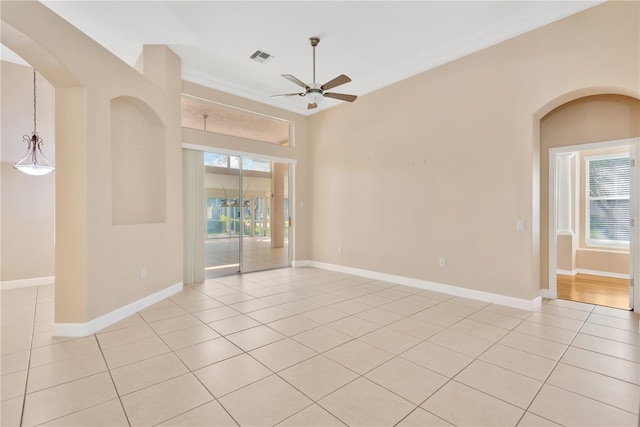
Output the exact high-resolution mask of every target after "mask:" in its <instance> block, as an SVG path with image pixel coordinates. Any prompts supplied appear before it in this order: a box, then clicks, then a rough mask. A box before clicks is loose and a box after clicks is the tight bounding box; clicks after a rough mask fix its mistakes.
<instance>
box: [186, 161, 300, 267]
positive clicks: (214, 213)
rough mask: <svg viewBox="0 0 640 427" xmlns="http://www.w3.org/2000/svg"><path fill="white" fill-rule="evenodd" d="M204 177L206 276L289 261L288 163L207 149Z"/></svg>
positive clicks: (271, 265) (281, 265)
mask: <svg viewBox="0 0 640 427" xmlns="http://www.w3.org/2000/svg"><path fill="white" fill-rule="evenodd" d="M203 182H204V184H203V187H204V199H205V200H204V207H205V212H203V216H204V218H203V219H204V221H205V223H206V225H205V235H204V270H205V272H204V278H205V279H207V278H214V277H221V276H227V275H230V274H237V273H243V272H251V271H260V270H267V269H272V268H280V267H286V266H289V265H290V260H289V225H290V222H291V218H290V213H289V165H288V164H287V163H279V162H273V161H270V160H266V159H260V158H252V157H241V156H233V155H227V154H216V153H204V177H203ZM196 252H197V251H196Z"/></svg>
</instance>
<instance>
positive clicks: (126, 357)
mask: <svg viewBox="0 0 640 427" xmlns="http://www.w3.org/2000/svg"><path fill="white" fill-rule="evenodd" d="M170 351H171V349H169V347H167V345H166V344H165V343H164V342H163V341H162V340H161V339H160V338H158V337H156V336H154V337H151V338H146V339H143V340H140V341H136V342H132V343H129V344H124V345H120V346H118V347H112V348H109V349H106V350H104V351H103V352H102V353H103V355H104V358H105V359H106V360H107V365H108V366H109V368H110V369H115V368H119V367H120V366H124V365H128V364H129V363H134V362H138V361H140V360H144V359H148V358H150V357H154V356H159V355H161V354H164V353H168V352H170Z"/></svg>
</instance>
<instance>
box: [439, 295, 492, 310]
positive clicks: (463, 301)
mask: <svg viewBox="0 0 640 427" xmlns="http://www.w3.org/2000/svg"><path fill="white" fill-rule="evenodd" d="M448 301H449V302H451V303H453V304H460V305H466V306H467V307H473V308H484V307H487V306H489V303H488V302H485V301H480V300H477V299H471V298H465V297H453V298H451V299H450V300H448Z"/></svg>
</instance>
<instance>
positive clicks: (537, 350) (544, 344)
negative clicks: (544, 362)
mask: <svg viewBox="0 0 640 427" xmlns="http://www.w3.org/2000/svg"><path fill="white" fill-rule="evenodd" d="M500 344H502V345H506V346H507V347H511V348H517V349H518V350H522V351H526V352H527V353H533V354H536V355H538V356H542V357H546V358H548V359H553V360H559V359H560V357H562V355H563V354H564V352H565V350H566V349H567V347H568V346H567V345H566V344H560V343H557V342H554V341H549V340H545V339H543V338H537V337H534V336H531V335H525V334H521V333H520V332H509V334H507V335H506V336H505V337H504V338H502V339H501V340H500Z"/></svg>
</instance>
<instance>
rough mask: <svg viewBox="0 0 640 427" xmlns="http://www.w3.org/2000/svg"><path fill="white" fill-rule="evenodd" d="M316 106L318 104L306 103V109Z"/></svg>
mask: <svg viewBox="0 0 640 427" xmlns="http://www.w3.org/2000/svg"><path fill="white" fill-rule="evenodd" d="M317 106H318V104H311V103H310V104H308V105H307V110H311V109H313V108H316V107H317Z"/></svg>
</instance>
